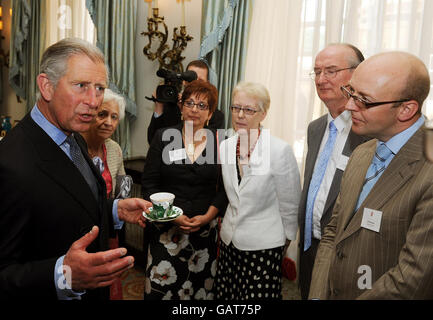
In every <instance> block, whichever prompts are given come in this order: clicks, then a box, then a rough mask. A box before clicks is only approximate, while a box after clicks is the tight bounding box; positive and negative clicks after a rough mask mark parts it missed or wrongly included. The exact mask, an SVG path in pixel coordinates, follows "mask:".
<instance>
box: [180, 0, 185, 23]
mask: <svg viewBox="0 0 433 320" xmlns="http://www.w3.org/2000/svg"><path fill="white" fill-rule="evenodd" d="M181 2H182V26H184V25H185V1H184V0H181Z"/></svg>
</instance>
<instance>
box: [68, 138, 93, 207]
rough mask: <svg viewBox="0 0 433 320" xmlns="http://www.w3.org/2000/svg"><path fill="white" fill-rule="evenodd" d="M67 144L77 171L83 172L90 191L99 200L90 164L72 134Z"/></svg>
mask: <svg viewBox="0 0 433 320" xmlns="http://www.w3.org/2000/svg"><path fill="white" fill-rule="evenodd" d="M65 142H66V143H67V144H69V150H70V154H71V160H72V162H73V163H74V164H75V166H76V167H77V169H78V170H79V171H80V172H81V175H82V176H83V177H84V179H85V180H86V182H87V184H88V185H89V187H90V189H91V190H92V193H93V195H94V197H95V199H96V200H97V199H98V186H97V184H96V179H95V176H94V175H93V172H92V170H91V169H90V166H89V164H88V163H87V161H86V159H85V158H84V156H83V154H82V152H81V149H80V147H79V146H78V144H77V141H75V138H74V136H73V134H70V135H69V137H67V138H66V140H65Z"/></svg>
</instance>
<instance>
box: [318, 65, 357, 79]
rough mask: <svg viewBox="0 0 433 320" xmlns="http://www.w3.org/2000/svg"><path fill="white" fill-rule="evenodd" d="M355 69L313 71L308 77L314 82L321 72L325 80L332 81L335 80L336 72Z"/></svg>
mask: <svg viewBox="0 0 433 320" xmlns="http://www.w3.org/2000/svg"><path fill="white" fill-rule="evenodd" d="M355 68H356V67H349V68H343V69H325V70H323V71H322V70H314V71H311V72H310V77H311V79H313V80H316V79H318V78H320V75H321V74H322V72H323V75H324V76H325V77H326V78H327V79H332V78H335V76H336V75H337V73H338V72H340V71H343V70H350V69H355Z"/></svg>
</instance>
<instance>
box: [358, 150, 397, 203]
mask: <svg viewBox="0 0 433 320" xmlns="http://www.w3.org/2000/svg"><path fill="white" fill-rule="evenodd" d="M391 154H392V151H391V150H390V149H389V148H388V147H387V146H386V144H385V143H383V142H381V143H380V144H379V146H378V147H377V149H376V152H375V154H374V157H373V161H372V162H371V164H370V167H369V168H368V170H367V174H366V175H365V180H364V186H363V188H362V191H361V194H360V195H359V198H358V203H357V204H356V209H355V211H358V209H359V207H360V206H361V204H362V202H363V201H364V200H365V198H366V197H367V195H368V194H369V193H370V191H371V189H372V188H373V186H374V185H375V184H376V181H377V180H379V177H380V176H381V175H382V172H383V171H385V169H386V167H385V162H386V160H387V159H388V157H389V156H390V155H391Z"/></svg>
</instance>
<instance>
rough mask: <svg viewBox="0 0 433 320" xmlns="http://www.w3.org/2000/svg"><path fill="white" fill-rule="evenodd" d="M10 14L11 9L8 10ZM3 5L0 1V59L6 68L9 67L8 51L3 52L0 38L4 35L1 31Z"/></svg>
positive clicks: (3, 38)
mask: <svg viewBox="0 0 433 320" xmlns="http://www.w3.org/2000/svg"><path fill="white" fill-rule="evenodd" d="M10 13H11V15H12V11H10ZM2 18H3V6H2V5H1V3H0V59H1V65H3V66H5V67H6V68H9V51H8V52H7V53H5V52H4V50H3V46H2V45H1V40H5V37H4V36H3V35H2V31H3V20H2Z"/></svg>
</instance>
